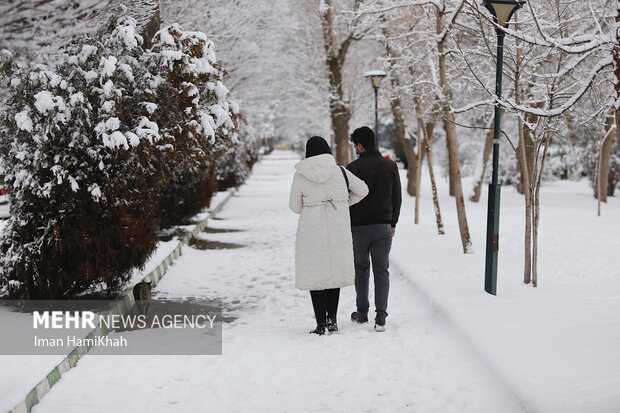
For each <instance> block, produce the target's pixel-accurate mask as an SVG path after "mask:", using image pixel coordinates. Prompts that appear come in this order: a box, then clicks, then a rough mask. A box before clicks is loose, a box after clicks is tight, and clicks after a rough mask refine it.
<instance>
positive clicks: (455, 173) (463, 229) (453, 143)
mask: <svg viewBox="0 0 620 413" xmlns="http://www.w3.org/2000/svg"><path fill="white" fill-rule="evenodd" d="M437 13H438V14H437V29H438V32H439V30H441V18H440V15H439V11H437ZM444 42H445V40H443V41H441V42H439V43H438V44H437V52H438V57H439V82H440V86H441V87H442V89H443V102H441V106H442V109H443V113H444V121H443V125H444V129H445V131H446V139H447V140H448V153H449V159H450V165H451V168H450V170H451V174H450V175H451V176H452V177H453V179H452V181H453V183H454V199H455V201H456V213H457V216H458V221H459V230H460V233H461V243H462V245H463V252H464V253H465V254H467V253H469V252H471V237H470V234H469V226H468V225H467V214H466V212H465V198H464V197H463V186H462V183H461V168H460V163H459V147H458V144H457V140H456V127H455V125H454V114H453V113H452V107H451V100H452V99H451V97H452V93H451V90H450V87H449V86H448V77H447V69H446V55H445V53H444V49H445V45H444Z"/></svg>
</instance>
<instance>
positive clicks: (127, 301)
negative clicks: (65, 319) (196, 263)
mask: <svg viewBox="0 0 620 413" xmlns="http://www.w3.org/2000/svg"><path fill="white" fill-rule="evenodd" d="M236 192H237V190H236V189H232V190H229V193H228V195H227V196H226V197H225V198H224V199H223V200H222V202H220V203H219V204H218V205H217V206H216V207H215V208H213V209H212V210H211V212H210V213H209V215H208V216H207V218H205V219H203V220H202V221H200V222H198V223H197V224H196V226H195V227H194V229H193V230H192V231H191V232H188V233H187V234H185V235H183V236H182V237H181V238H180V239H179V245H178V246H177V247H176V248H175V249H174V250H173V251H172V252H171V253H170V254H168V256H167V257H166V258H164V259H163V261H162V262H161V263H160V264H159V265H158V266H157V267H155V269H154V270H153V271H151V272H150V273H148V274H147V275H146V276H145V277H144V278H143V279H142V281H145V282H149V281H150V282H151V283H152V285H153V287H154V286H156V285H157V284H158V283H159V280H161V278H162V277H163V276H164V274H165V273H166V271H167V270H168V267H169V266H170V265H172V264H173V263H174V261H176V260H177V259H178V258H179V257H180V256H181V249H182V247H183V245H186V244H188V243H189V241H190V240H191V239H192V236H194V235H197V234H198V233H199V232H201V231H202V230H204V229H205V228H206V226H207V223H208V221H209V220H210V219H213V218H214V217H215V216H216V215H217V214H218V213H219V212H220V211H221V210H222V209H223V208H224V206H225V205H226V204H227V203H228V201H229V200H230V199H231V198H232V197H233V195H234V194H235V193H236ZM135 304H136V303H135V300H134V297H133V286H132V287H130V288H128V289H126V290H123V291H122V292H121V293H120V294H119V296H118V297H117V299H116V300H115V302H114V304H112V305H110V306H109V307H107V308H106V309H105V310H104V311H102V314H118V315H125V314H128V313H129V312H131V309H132V308H133V307H134V305H135ZM108 332H109V331H108V329H107V327H105V326H99V327H97V328H96V329H94V330H93V331H91V332H90V333H89V334H88V335H87V336H86V338H97V337H100V336H104V337H105V336H107V335H108ZM86 342H89V341H86ZM89 350H90V347H88V346H80V347H76V348H74V349H73V351H71V353H69V354H68V355H67V357H65V359H64V360H63V361H62V362H61V363H60V364H58V365H57V366H56V367H54V369H53V370H52V371H51V372H49V373H48V374H47V376H45V378H44V379H43V380H41V381H40V382H39V383H38V384H37V385H36V386H35V387H34V388H33V389H32V390H30V391H29V392H28V394H27V395H26V397H25V398H24V399H23V400H22V401H21V402H19V403H18V404H17V406H15V407H14V408H13V409H12V410H9V412H8V413H30V412H31V411H32V408H33V407H34V406H35V405H36V404H37V403H39V401H41V399H42V398H43V397H44V396H45V395H46V394H47V393H49V391H50V389H51V388H52V387H53V386H54V385H55V384H56V383H58V381H59V380H60V379H61V378H62V376H63V375H64V374H65V373H66V372H67V371H69V370H71V369H72V368H74V367H76V366H77V363H78V361H79V360H80V358H82V357H83V356H84V355H86V353H88V351H89Z"/></svg>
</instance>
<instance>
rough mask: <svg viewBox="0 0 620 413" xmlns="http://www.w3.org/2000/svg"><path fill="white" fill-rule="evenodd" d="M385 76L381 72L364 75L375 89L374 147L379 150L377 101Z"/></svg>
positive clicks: (376, 71) (375, 71)
mask: <svg viewBox="0 0 620 413" xmlns="http://www.w3.org/2000/svg"><path fill="white" fill-rule="evenodd" d="M385 75H386V73H385V72H383V71H381V70H373V71H371V72H366V73H365V74H364V77H369V78H370V81H371V83H372V87H373V88H374V89H375V145H376V146H377V149H379V108H378V103H377V101H378V99H379V86H381V80H383V78H384V77H385Z"/></svg>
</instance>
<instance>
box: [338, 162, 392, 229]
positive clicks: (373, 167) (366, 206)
mask: <svg viewBox="0 0 620 413" xmlns="http://www.w3.org/2000/svg"><path fill="white" fill-rule="evenodd" d="M347 169H348V170H349V171H351V172H352V173H353V174H354V175H355V176H357V177H358V178H360V179H361V180H362V181H364V182H365V183H366V185H368V190H369V192H368V195H367V196H366V198H364V199H362V200H361V201H360V202H358V203H357V204H355V205H352V206H351V208H350V211H351V225H370V224H390V225H392V227H395V226H396V223H397V222H398V216H399V215H400V204H401V191H400V177H399V175H398V166H397V165H396V162H393V161H391V160H389V159H386V158H384V157H383V156H381V153H380V152H379V151H377V150H370V151H366V152H362V153H361V154H360V157H359V158H358V159H357V160H355V161H353V162H351V163H350V164H349V165H347Z"/></svg>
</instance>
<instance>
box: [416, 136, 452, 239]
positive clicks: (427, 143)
mask: <svg viewBox="0 0 620 413" xmlns="http://www.w3.org/2000/svg"><path fill="white" fill-rule="evenodd" d="M427 126H431V128H428V127H427V128H425V129H424V146H422V145H420V150H421V149H422V148H424V151H425V152H426V162H427V163H428V174H429V175H430V178H431V189H432V191H433V205H434V207H435V222H436V223H437V233H438V234H439V235H443V234H445V233H446V232H445V231H444V228H443V220H442V219H441V209H440V208H439V197H438V196H437V185H435V173H434V172H433V152H432V148H433V139H432V136H433V134H432V129H433V127H432V126H433V125H431V124H429V125H427ZM429 129H430V133H429Z"/></svg>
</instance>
